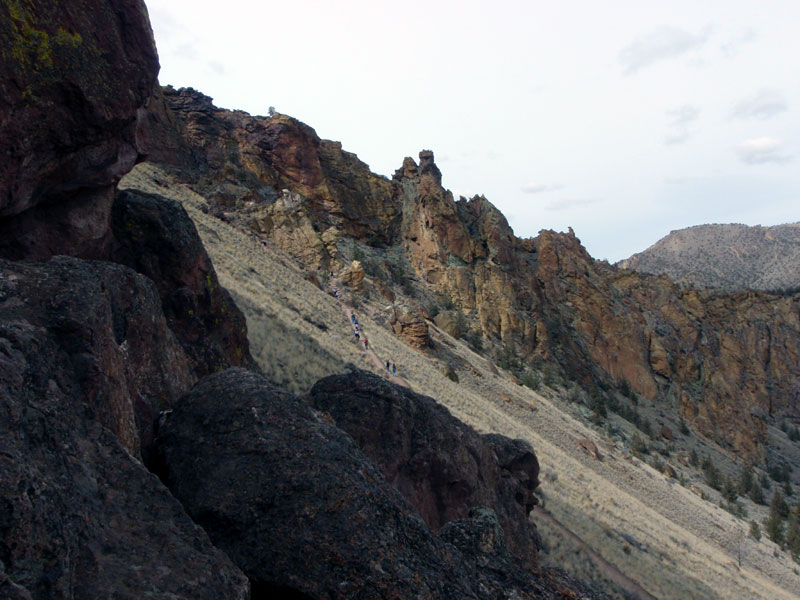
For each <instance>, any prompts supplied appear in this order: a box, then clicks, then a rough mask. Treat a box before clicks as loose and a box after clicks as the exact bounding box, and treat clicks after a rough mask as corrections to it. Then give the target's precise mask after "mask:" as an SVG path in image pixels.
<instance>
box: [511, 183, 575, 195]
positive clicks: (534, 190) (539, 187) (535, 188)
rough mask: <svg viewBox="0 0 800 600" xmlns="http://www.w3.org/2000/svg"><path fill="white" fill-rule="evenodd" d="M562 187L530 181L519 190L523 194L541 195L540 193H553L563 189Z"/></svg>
mask: <svg viewBox="0 0 800 600" xmlns="http://www.w3.org/2000/svg"><path fill="white" fill-rule="evenodd" d="M563 187H564V186H563V185H547V184H544V183H536V182H535V181H530V182H528V183H526V184H525V185H523V186H522V188H520V189H521V190H522V192H523V193H524V194H541V193H542V192H554V191H556V190H560V189H563Z"/></svg>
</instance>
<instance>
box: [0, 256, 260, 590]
mask: <svg viewBox="0 0 800 600" xmlns="http://www.w3.org/2000/svg"><path fill="white" fill-rule="evenodd" d="M192 381H193V375H192V373H191V369H190V366H189V361H188V359H187V357H186V356H185V355H184V353H183V351H182V350H181V348H180V346H179V345H178V343H177V342H176V340H175V339H174V336H173V335H172V333H171V332H170V331H169V329H168V328H167V324H166V321H165V319H164V317H163V314H162V313H161V312H160V299H159V297H158V295H157V293H156V290H155V287H154V286H153V284H152V282H150V281H149V280H147V279H146V278H144V277H142V276H141V275H138V274H137V273H135V272H134V271H132V270H130V269H128V268H126V267H122V266H119V265H113V264H110V263H103V262H92V261H82V260H77V259H70V258H64V257H62V258H56V259H52V260H50V261H48V262H44V263H27V262H17V263H14V262H8V261H2V260H0V592H2V594H0V595H3V597H6V595H7V596H9V597H11V598H34V599H41V600H44V599H48V600H49V599H62V598H63V599H74V600H80V599H85V598H112V597H113V598H126V599H127V598H130V599H133V598H143V597H159V598H167V597H168V598H185V599H187V600H188V599H190V598H191V599H195V598H208V599H209V600H210V599H212V598H242V599H243V598H246V597H247V591H248V584H247V580H246V579H245V578H244V576H243V575H242V574H241V572H240V571H239V570H238V569H237V568H236V567H234V566H233V565H232V564H231V562H230V561H229V560H228V559H227V558H226V557H225V556H224V555H223V554H222V553H220V552H219V551H217V550H216V549H215V548H214V547H213V546H212V545H211V543H210V542H209V540H208V537H207V536H206V534H205V533H204V532H203V531H202V530H201V529H199V528H198V527H197V526H196V525H195V524H194V523H192V522H191V520H190V519H189V517H188V516H187V515H186V513H185V512H184V510H183V509H182V507H181V506H180V505H179V504H178V502H177V501H176V500H175V499H174V498H173V497H172V496H171V495H170V494H169V492H168V491H167V490H166V489H165V488H164V486H163V485H162V484H161V483H160V482H159V481H158V479H157V478H156V477H155V476H154V475H152V474H151V473H149V472H148V471H147V470H146V469H145V468H144V466H143V465H142V463H141V462H140V461H139V460H137V459H136V457H138V456H139V451H140V448H142V446H143V439H144V437H145V435H144V434H143V432H147V431H149V430H150V428H151V426H152V420H153V419H154V417H155V416H156V415H157V413H158V410H159V409H161V408H166V407H167V406H169V404H170V402H171V401H172V400H173V399H174V398H175V396H176V395H177V394H179V393H181V392H182V390H183V389H185V388H186V387H187V386H188V385H190V384H191V382H192Z"/></svg>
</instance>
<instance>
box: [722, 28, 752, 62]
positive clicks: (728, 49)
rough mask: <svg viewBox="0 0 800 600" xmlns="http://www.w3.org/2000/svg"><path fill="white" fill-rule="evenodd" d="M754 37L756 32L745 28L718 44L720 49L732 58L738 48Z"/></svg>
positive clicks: (737, 51)
mask: <svg viewBox="0 0 800 600" xmlns="http://www.w3.org/2000/svg"><path fill="white" fill-rule="evenodd" d="M755 39H756V32H755V31H754V30H753V29H752V28H749V29H745V30H744V31H741V32H739V33H738V34H736V35H734V36H732V37H731V38H730V39H728V41H726V42H724V43H723V44H721V45H720V49H721V50H722V52H723V53H724V54H725V56H727V57H728V58H733V57H734V56H736V55H737V54H738V53H739V49H740V48H741V47H742V46H744V45H745V44H748V43H750V42H752V41H754V40H755Z"/></svg>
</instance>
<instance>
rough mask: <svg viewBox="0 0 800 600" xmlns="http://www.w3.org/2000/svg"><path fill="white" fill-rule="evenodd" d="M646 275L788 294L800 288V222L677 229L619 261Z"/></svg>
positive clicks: (697, 284) (725, 287)
mask: <svg viewBox="0 0 800 600" xmlns="http://www.w3.org/2000/svg"><path fill="white" fill-rule="evenodd" d="M617 266H618V267H622V268H626V269H633V270H634V271H639V272H643V273H652V274H655V275H667V276H669V277H670V278H672V279H674V280H675V281H677V282H679V283H682V284H687V285H692V286H699V287H707V288H718V289H723V290H730V291H732V290H742V289H755V290H765V291H783V290H787V289H794V288H797V287H799V286H800V222H799V223H789V224H785V225H774V226H772V227H762V226H761V225H755V226H749V225H741V224H738V223H731V224H712V225H696V226H694V227H687V228H686V229H678V230H675V231H671V232H670V233H669V235H667V236H665V237H663V238H661V239H660V240H659V241H657V242H656V243H655V244H653V245H652V246H650V247H649V248H647V250H644V251H643V252H639V253H638V254H634V255H633V256H631V257H630V258H627V259H625V260H621V261H620V262H618V263H617Z"/></svg>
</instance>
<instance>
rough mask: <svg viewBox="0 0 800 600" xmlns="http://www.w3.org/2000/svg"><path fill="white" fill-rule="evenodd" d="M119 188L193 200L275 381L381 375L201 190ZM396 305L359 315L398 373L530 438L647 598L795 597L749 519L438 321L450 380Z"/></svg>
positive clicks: (573, 525)
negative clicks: (349, 369)
mask: <svg viewBox="0 0 800 600" xmlns="http://www.w3.org/2000/svg"><path fill="white" fill-rule="evenodd" d="M122 185H123V186H127V187H132V188H136V189H140V190H142V191H146V192H153V193H159V194H162V195H164V196H167V197H171V198H174V199H176V200H178V201H180V202H181V203H182V204H183V205H184V206H185V207H186V209H187V211H188V212H189V214H190V216H191V217H192V219H193V220H194V221H195V223H196V225H197V228H198V231H199V232H200V235H201V237H202V239H203V242H204V244H205V246H206V248H207V250H208V252H209V255H210V256H211V258H212V260H213V262H214V265H215V268H216V269H217V273H218V276H219V278H220V281H221V283H222V285H224V286H225V287H227V288H228V289H229V290H231V292H232V293H233V294H234V296H235V299H236V301H237V304H238V305H239V306H240V307H241V308H242V309H243V310H244V312H245V313H246V314H247V318H248V327H249V328H250V339H251V344H252V350H253V354H254V356H255V357H256V358H257V360H258V362H259V364H260V365H261V366H262V368H264V370H265V371H266V372H267V374H268V375H269V376H270V377H272V379H273V380H274V381H276V382H278V383H283V384H284V385H286V386H287V387H288V388H289V389H292V390H293V391H296V392H302V391H304V390H307V389H308V388H309V386H310V385H311V384H313V382H314V381H315V380H316V379H317V378H319V377H320V376H323V375H326V374H330V373H335V372H340V371H342V370H343V369H344V366H345V364H346V363H353V364H355V365H356V366H358V367H360V368H363V369H367V370H371V371H373V372H376V373H379V374H383V375H385V370H383V369H381V368H378V367H377V365H376V364H375V362H374V361H371V360H369V359H368V358H367V357H366V356H365V354H364V352H363V351H362V349H361V346H360V345H359V344H357V343H356V342H355V340H353V338H352V337H351V334H350V328H349V323H348V321H347V318H346V316H345V314H343V312H342V309H341V307H340V305H339V303H338V301H337V300H336V299H335V298H333V297H331V296H330V295H329V294H328V293H326V292H325V291H322V290H320V289H319V288H317V287H316V286H314V285H312V284H311V283H309V282H307V281H305V280H304V279H303V275H304V273H303V271H302V270H301V269H300V268H299V267H298V266H296V265H295V264H293V263H292V261H291V260H289V259H288V258H286V257H285V256H283V255H282V254H281V253H280V252H278V251H277V250H275V249H273V248H270V247H268V246H267V247H265V246H263V245H262V244H260V243H259V242H258V241H257V240H255V239H254V238H252V237H251V236H250V235H248V234H246V233H243V232H241V231H238V230H236V229H235V228H233V227H231V226H230V225H228V224H227V223H224V222H222V221H220V220H218V219H216V218H214V217H211V216H209V215H206V214H204V213H203V212H202V211H201V208H202V206H203V205H204V204H205V201H204V199H203V198H202V197H200V196H198V195H197V194H195V193H194V192H192V191H191V190H190V189H188V188H187V187H185V186H182V185H177V184H174V183H171V180H170V177H169V175H168V174H166V173H164V172H161V171H159V170H158V169H157V168H156V167H155V166H153V165H149V164H146V163H145V164H142V165H139V166H137V168H136V169H134V171H133V172H132V173H131V174H129V175H128V176H127V177H126V178H125V179H124V180H123V183H122ZM390 309H391V307H390V306H386V305H385V304H381V303H380V302H378V301H376V300H370V301H365V302H364V303H363V304H362V305H361V306H360V307H359V309H358V310H357V314H358V315H359V321H360V322H361V326H362V330H363V331H365V332H366V333H367V335H368V336H369V339H370V344H371V346H372V347H373V349H374V351H375V353H376V355H377V356H378V358H379V359H380V360H386V359H387V358H388V359H389V360H392V361H394V362H396V364H397V366H398V376H401V377H403V378H404V379H405V380H406V381H407V382H408V383H409V384H410V385H411V387H412V388H413V389H414V390H416V391H418V392H421V393H424V394H427V395H430V396H432V397H434V398H436V399H437V400H438V401H439V402H441V403H442V404H444V405H445V406H447V407H448V409H449V410H450V411H451V412H452V413H453V414H454V415H455V416H456V417H458V418H460V419H461V420H463V421H464V422H466V423H469V424H470V425H472V426H473V427H475V428H476V429H478V430H479V431H483V432H488V431H492V432H498V433H502V434H504V435H507V436H511V437H517V438H522V439H525V440H528V441H529V442H531V444H533V446H534V448H535V449H536V454H537V456H538V457H539V461H540V463H541V466H542V480H543V484H542V486H541V491H542V493H543V496H544V498H545V501H546V508H547V510H548V511H549V512H551V513H552V514H553V516H554V517H555V518H556V519H557V520H558V521H559V522H561V523H562V524H563V525H565V526H566V527H567V528H569V529H570V530H571V531H572V532H574V533H575V534H576V535H577V536H578V537H580V538H581V539H582V540H583V541H584V542H586V543H587V544H588V545H589V546H590V547H591V548H593V549H594V550H595V551H596V552H597V553H598V554H600V555H601V556H602V557H603V558H604V559H605V560H607V561H608V562H609V563H611V564H612V565H615V566H616V567H617V568H618V569H619V570H620V571H621V572H622V573H625V574H627V575H628V576H629V577H630V578H631V579H633V580H634V581H636V582H638V583H639V584H640V585H641V586H642V587H644V588H645V589H646V590H647V591H648V592H650V593H651V594H653V595H654V596H656V597H658V598H763V599H765V600H767V599H769V600H779V599H784V598H785V599H788V598H797V597H798V594H800V577H798V576H797V575H796V573H795V572H793V569H794V568H795V566H796V565H795V564H794V563H792V561H791V559H790V558H788V557H787V556H786V555H785V554H783V553H781V555H780V556H778V557H775V556H773V552H774V550H775V545H774V544H772V543H771V542H768V541H766V540H764V539H762V541H761V542H756V541H754V540H752V539H751V538H749V537H747V535H746V533H747V530H748V523H747V522H745V521H742V520H740V519H737V518H735V517H733V516H732V515H731V514H729V513H727V512H725V511H724V510H722V509H721V508H718V507H717V506H715V505H713V504H711V503H710V502H707V501H704V500H702V499H701V498H699V497H698V496H697V495H695V494H694V493H692V492H691V491H690V490H689V489H687V488H684V487H682V486H680V485H678V484H677V482H675V480H670V479H668V478H667V477H666V476H664V475H662V474H661V473H658V472H656V471H655V470H653V469H652V468H651V467H650V466H648V465H646V464H644V463H642V462H641V461H639V460H637V459H635V458H633V457H631V456H630V455H629V454H628V453H627V451H626V450H624V449H622V448H617V447H615V445H614V442H613V441H611V440H607V439H605V438H604V437H603V435H602V434H601V433H600V432H599V431H597V430H596V429H595V428H593V427H592V426H590V425H588V424H586V423H585V422H583V421H582V420H581V419H578V418H575V417H574V416H573V415H572V414H571V413H570V410H567V409H565V402H564V401H563V400H562V399H561V397H560V395H559V394H560V392H558V391H556V390H550V389H547V388H545V387H542V390H541V393H535V392H533V391H532V390H530V389H528V388H525V387H523V386H520V385H518V384H516V383H515V382H514V381H513V380H512V379H511V377H509V376H507V375H506V374H505V373H503V372H502V371H500V372H499V374H494V373H493V372H492V370H491V369H490V368H489V364H488V363H487V361H486V359H485V358H483V357H482V356H479V355H477V354H475V353H474V352H472V351H471V350H470V349H469V348H468V347H467V346H466V344H464V343H463V342H461V341H459V340H455V339H453V338H451V337H449V336H448V335H447V334H446V333H444V332H442V331H439V330H438V329H436V328H435V326H433V324H430V325H431V332H432V337H433V339H434V341H435V343H437V344H444V345H447V346H448V347H449V349H450V350H451V351H452V352H455V353H456V354H458V355H459V356H460V357H461V358H462V359H463V361H464V363H463V364H464V365H466V366H465V367H462V368H460V369H459V371H458V377H459V383H454V382H453V381H451V380H450V379H448V378H447V377H446V376H445V375H444V373H443V371H444V366H445V365H444V364H443V363H442V362H440V361H439V360H438V359H436V358H434V357H432V356H430V355H428V354H424V353H422V352H419V351H417V350H414V349H412V348H410V347H409V346H407V345H406V344H405V343H404V342H403V341H402V340H401V339H399V338H398V337H396V336H395V335H394V334H393V333H392V332H391V331H390V330H389V329H388V328H385V327H384V326H382V325H381V323H385V322H386V314H387V313H388V311H389V310H390ZM583 438H588V439H590V440H593V441H594V442H595V444H596V445H597V447H598V448H599V449H600V451H601V453H602V454H603V460H602V461H597V460H594V459H592V458H590V457H589V456H588V455H587V454H586V453H585V452H584V451H583V450H581V449H580V448H579V447H578V444H577V441H578V440H580V439H583ZM543 529H544V530H545V531H544V533H545V539H546V540H547V541H548V543H549V545H550V546H551V547H553V549H554V551H557V550H558V548H559V547H562V550H564V548H567V547H568V543H567V541H566V540H563V538H559V537H558V533H557V532H555V531H551V530H549V529H547V528H546V527H544V528H543ZM740 531H743V532H744V533H745V535H741V536H740V535H739V532H740ZM562 554H563V556H562V558H561V559H560V560H562V561H564V562H566V561H567V559H566V558H565V556H566V555H567V554H570V555H572V556H574V552H573V551H572V550H569V549H568V548H567V551H566V552H563V553H562ZM738 554H741V556H742V567H741V568H739V567H738V566H737V561H738ZM577 562H578V563H580V562H581V559H580V558H579V559H578V560H577Z"/></svg>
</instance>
